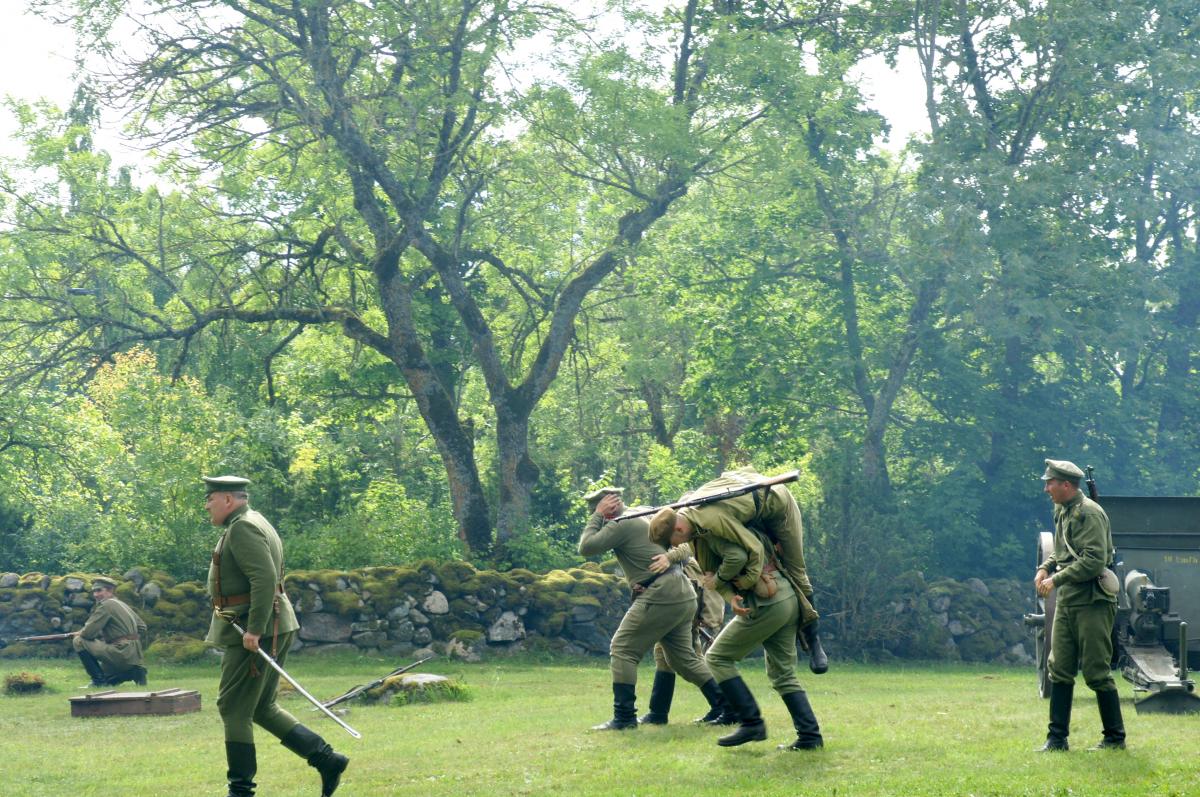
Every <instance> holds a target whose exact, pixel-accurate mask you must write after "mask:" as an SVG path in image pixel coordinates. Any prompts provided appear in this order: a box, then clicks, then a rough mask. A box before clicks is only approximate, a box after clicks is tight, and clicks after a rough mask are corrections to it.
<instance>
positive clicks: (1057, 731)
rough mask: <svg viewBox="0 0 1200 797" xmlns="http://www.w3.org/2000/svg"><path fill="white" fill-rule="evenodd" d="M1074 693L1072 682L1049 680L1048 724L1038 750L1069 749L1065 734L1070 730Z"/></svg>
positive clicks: (1045, 751)
mask: <svg viewBox="0 0 1200 797" xmlns="http://www.w3.org/2000/svg"><path fill="white" fill-rule="evenodd" d="M1074 693H1075V684H1073V683H1070V684H1060V683H1059V682H1058V681H1051V682H1050V725H1049V731H1048V732H1047V733H1046V743H1045V744H1044V745H1042V747H1041V750H1040V751H1039V752H1042V753H1052V752H1055V751H1058V750H1068V749H1070V748H1069V747H1068V746H1067V736H1068V734H1069V733H1070V732H1071V699H1072V697H1073V696H1074Z"/></svg>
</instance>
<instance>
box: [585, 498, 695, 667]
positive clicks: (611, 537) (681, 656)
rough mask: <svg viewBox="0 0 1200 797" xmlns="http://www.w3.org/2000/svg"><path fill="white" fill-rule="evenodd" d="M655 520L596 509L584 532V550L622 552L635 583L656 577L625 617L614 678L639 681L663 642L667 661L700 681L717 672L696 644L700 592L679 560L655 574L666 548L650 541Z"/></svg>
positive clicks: (613, 659)
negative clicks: (611, 515)
mask: <svg viewBox="0 0 1200 797" xmlns="http://www.w3.org/2000/svg"><path fill="white" fill-rule="evenodd" d="M648 530H649V523H648V522H647V521H646V520H645V519H644V518H629V519H621V518H617V519H616V520H608V519H606V518H605V517H604V516H603V515H601V514H600V513H598V512H593V513H592V516H591V518H589V519H588V522H587V525H586V526H584V529H583V533H582V534H581V535H580V537H579V553H580V554H581V555H583V556H596V555H598V554H602V553H604V552H606V551H610V550H611V551H612V552H613V553H614V554H616V557H617V561H618V562H620V564H621V569H622V570H623V571H624V572H625V579H626V581H628V582H629V585H630V587H634V586H635V585H638V584H642V583H645V582H646V581H649V580H650V579H654V580H653V583H651V584H650V585H649V586H648V587H646V588H645V589H644V590H643V591H641V592H635V595H634V601H633V604H632V605H631V606H630V607H629V609H628V610H627V611H626V612H625V616H624V617H623V618H621V624H620V625H619V626H618V627H617V631H616V633H614V634H613V638H612V642H611V643H610V646H609V657H610V658H609V661H610V666H611V669H612V679H613V683H618V684H636V683H637V667H638V662H640V661H641V659H642V656H644V655H645V654H646V651H648V650H650V648H651V647H652V646H653V645H654V643H655V642H661V643H662V646H663V654H664V657H665V663H667V664H668V666H669V667H670V669H672V670H674V671H675V672H677V673H679V674H680V675H682V676H683V677H684V678H685V679H687V680H688V681H690V682H691V683H694V684H696V685H697V686H702V685H703V684H705V683H707V682H708V681H709V680H710V679H711V678H712V674H711V673H709V671H708V668H707V667H706V666H705V665H704V661H703V660H702V659H701V658H700V656H699V655H697V653H696V650H695V647H694V646H693V644H692V618H693V617H695V614H696V592H695V589H694V588H693V587H692V584H691V582H690V581H688V579H687V577H686V576H685V575H684V574H683V570H682V569H681V567H680V566H679V565H678V564H675V565H672V566H671V568H670V569H669V570H667V572H665V573H663V574H662V575H660V576H658V577H657V578H655V574H654V573H653V572H652V571H651V570H650V562H651V560H652V559H654V557H655V556H657V555H659V554H662V553H666V549H665V548H663V547H662V546H660V545H657V544H655V543H653V542H651V541H650V536H649V533H648Z"/></svg>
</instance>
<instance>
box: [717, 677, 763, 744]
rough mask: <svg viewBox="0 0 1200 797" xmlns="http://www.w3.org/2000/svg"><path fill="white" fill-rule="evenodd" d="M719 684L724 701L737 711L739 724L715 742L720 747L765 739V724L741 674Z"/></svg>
mask: <svg viewBox="0 0 1200 797" xmlns="http://www.w3.org/2000/svg"><path fill="white" fill-rule="evenodd" d="M719 685H720V687H721V694H723V695H724V696H725V702H726V703H728V704H729V705H730V706H732V707H733V710H734V711H735V712H737V716H738V722H739V725H738V727H737V730H735V731H734V732H733V733H728V734H726V735H724V736H722V737H721V738H720V739H717V744H719V745H721V746H722V747H737V746H738V745H739V744H745V743H746V742H761V741H763V740H764V739H766V738H767V725H766V723H765V722H763V718H762V714H760V713H759V711H758V703H757V702H756V701H755V700H754V695H752V694H750V688H749V687H748V686H746V682H745V681H743V680H742V676H740V675H735V676H734V677H732V678H730V679H729V680H728V681H722V682H721V683H720V684H719Z"/></svg>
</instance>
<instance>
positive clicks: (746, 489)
mask: <svg viewBox="0 0 1200 797" xmlns="http://www.w3.org/2000/svg"><path fill="white" fill-rule="evenodd" d="M799 478H800V471H798V470H791V471H788V472H787V473H782V474H780V475H778V476H772V477H771V478H769V479H763V480H762V481H759V482H751V483H749V484H741V485H738V486H737V487H730V488H729V489H728V490H722V491H721V492H719V493H714V494H713V495H702V496H698V497H696V498H686V499H684V500H682V501H676V502H675V503H673V504H664V505H663V506H656V507H651V508H650V509H639V510H637V511H636V512H626V513H625V514H623V515H621V517H620V519H621V520H628V519H629V518H635V517H646V516H647V515H653V514H654V513H655V512H658V511H659V510H660V509H666V508H668V507H669V508H671V509H682V508H683V507H685V506H702V505H704V504H711V503H713V502H715V501H724V500H725V499H726V498H736V497H738V496H739V495H746V494H747V493H752V492H754V491H755V490H761V489H762V488H764V487H766V488H771V487H774V486H775V485H776V484H787V483H788V482H794V481H797V480H799Z"/></svg>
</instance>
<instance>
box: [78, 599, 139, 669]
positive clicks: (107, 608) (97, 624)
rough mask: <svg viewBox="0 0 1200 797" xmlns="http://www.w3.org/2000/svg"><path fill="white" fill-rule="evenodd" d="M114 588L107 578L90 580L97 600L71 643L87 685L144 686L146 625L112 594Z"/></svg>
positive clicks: (135, 613)
mask: <svg viewBox="0 0 1200 797" xmlns="http://www.w3.org/2000/svg"><path fill="white" fill-rule="evenodd" d="M116 588H117V585H116V583H115V582H113V581H111V580H109V579H107V578H96V579H93V580H92V598H93V599H94V600H95V601H96V602H95V604H94V605H93V606H92V612H91V614H89V615H88V619H87V622H86V623H84V625H83V628H81V629H80V630H79V633H77V634H76V635H75V637H74V639H72V640H71V644H72V645H73V646H74V648H75V651H76V652H77V653H78V654H79V659H80V661H82V662H83V668H84V669H85V670H87V674H88V675H90V676H91V677H92V682H91V683H90V684H88V686H93V687H95V686H116V685H117V684H120V683H124V682H125V681H133V682H134V683H136V684H139V685H144V684H145V683H146V668H145V667H143V666H142V635H143V634H145V633H146V624H145V623H144V622H142V618H141V617H138V615H137V612H135V611H134V610H133V609H131V608H129V606H128V605H127V604H126V603H125V602H124V601H122V600H121V599H120V598H117V597H115V596H114V595H113V591H114V590H116Z"/></svg>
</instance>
